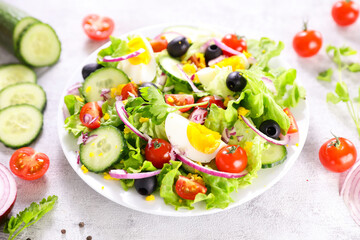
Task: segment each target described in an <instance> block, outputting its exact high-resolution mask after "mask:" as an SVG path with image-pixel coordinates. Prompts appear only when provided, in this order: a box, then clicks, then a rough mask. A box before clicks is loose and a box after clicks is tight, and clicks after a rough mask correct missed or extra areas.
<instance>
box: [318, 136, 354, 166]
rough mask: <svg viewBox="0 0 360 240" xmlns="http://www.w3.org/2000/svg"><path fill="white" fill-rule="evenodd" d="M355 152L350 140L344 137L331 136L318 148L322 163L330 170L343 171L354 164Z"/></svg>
mask: <svg viewBox="0 0 360 240" xmlns="http://www.w3.org/2000/svg"><path fill="white" fill-rule="evenodd" d="M356 156H357V152H356V149H355V146H354V144H353V143H352V142H350V141H349V140H347V139H346V138H341V137H340V138H338V139H336V138H332V139H330V140H328V141H326V142H325V143H324V144H323V145H322V146H321V148H320V151H319V158H320V162H321V163H322V165H323V166H324V167H325V168H326V169H327V170H330V171H332V172H344V171H346V170H348V169H349V168H351V167H352V165H354V163H355V161H356Z"/></svg>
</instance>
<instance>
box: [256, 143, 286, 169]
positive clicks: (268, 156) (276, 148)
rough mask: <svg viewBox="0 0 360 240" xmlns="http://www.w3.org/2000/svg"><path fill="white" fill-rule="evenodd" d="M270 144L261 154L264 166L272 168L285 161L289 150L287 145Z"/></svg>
mask: <svg viewBox="0 0 360 240" xmlns="http://www.w3.org/2000/svg"><path fill="white" fill-rule="evenodd" d="M269 144H270V146H269V148H268V149H266V150H265V151H264V152H262V154H261V164H262V166H261V167H262V168H272V167H275V166H277V165H279V164H281V163H283V162H285V160H286V158H287V150H286V147H285V146H282V145H276V144H271V143H269Z"/></svg>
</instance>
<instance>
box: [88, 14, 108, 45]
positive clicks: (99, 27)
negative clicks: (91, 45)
mask: <svg viewBox="0 0 360 240" xmlns="http://www.w3.org/2000/svg"><path fill="white" fill-rule="evenodd" d="M114 25H115V24H114V21H113V20H112V19H111V18H108V17H100V16H99V15H97V14H90V15H88V16H86V17H85V18H84V20H83V23H82V26H83V29H84V31H85V33H86V35H88V37H89V38H91V39H93V40H98V41H101V40H105V39H107V38H108V37H109V36H110V34H111V33H112V32H113V31H114Z"/></svg>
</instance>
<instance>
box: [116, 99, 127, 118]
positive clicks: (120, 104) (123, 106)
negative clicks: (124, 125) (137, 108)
mask: <svg viewBox="0 0 360 240" xmlns="http://www.w3.org/2000/svg"><path fill="white" fill-rule="evenodd" d="M117 101H118V102H119V103H118V104H119V106H120V107H121V109H122V110H123V112H124V113H125V116H126V118H129V114H128V112H127V111H126V110H125V105H124V103H123V102H122V101H121V100H120V101H119V100H117Z"/></svg>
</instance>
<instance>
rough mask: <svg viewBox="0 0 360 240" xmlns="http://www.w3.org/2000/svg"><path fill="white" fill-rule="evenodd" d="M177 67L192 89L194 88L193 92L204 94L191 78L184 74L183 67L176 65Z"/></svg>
mask: <svg viewBox="0 0 360 240" xmlns="http://www.w3.org/2000/svg"><path fill="white" fill-rule="evenodd" d="M176 66H177V67H178V69H179V70H180V72H181V73H182V74H183V75H184V77H185V80H186V81H187V82H188V83H189V84H190V87H191V88H192V90H193V91H194V92H196V93H199V92H202V91H201V90H199V89H198V88H197V87H196V86H195V84H194V83H193V81H191V79H190V78H189V76H188V75H187V74H186V73H185V72H184V70H183V69H182V67H181V66H180V64H176Z"/></svg>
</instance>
